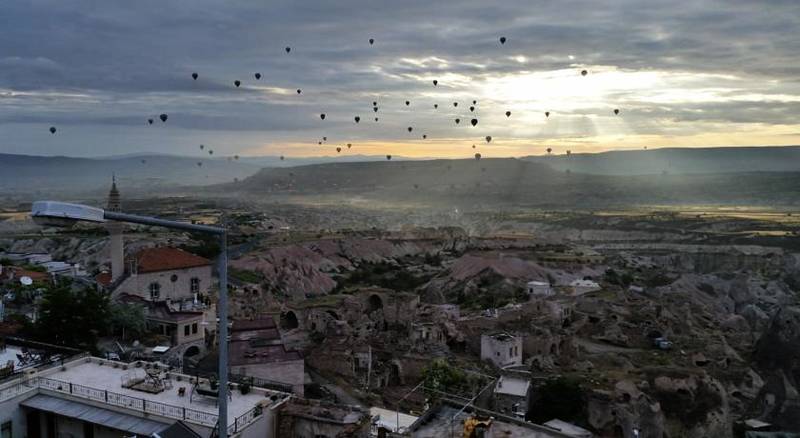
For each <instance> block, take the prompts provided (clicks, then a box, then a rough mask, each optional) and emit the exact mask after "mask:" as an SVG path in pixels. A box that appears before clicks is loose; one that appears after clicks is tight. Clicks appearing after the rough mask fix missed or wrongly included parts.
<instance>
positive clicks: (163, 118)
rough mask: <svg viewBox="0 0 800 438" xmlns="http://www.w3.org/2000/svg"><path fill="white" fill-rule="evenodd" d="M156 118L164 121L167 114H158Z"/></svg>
mask: <svg viewBox="0 0 800 438" xmlns="http://www.w3.org/2000/svg"><path fill="white" fill-rule="evenodd" d="M158 118H159V119H161V121H162V122H166V121H167V119H168V118H169V116H168V115H166V114H161V115H160V116H158Z"/></svg>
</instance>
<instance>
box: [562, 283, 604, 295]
mask: <svg viewBox="0 0 800 438" xmlns="http://www.w3.org/2000/svg"><path fill="white" fill-rule="evenodd" d="M569 285H570V287H571V288H572V292H573V294H575V295H583V294H585V293H589V292H594V291H597V290H600V289H601V288H600V285H599V284H597V282H595V281H592V280H581V279H578V280H573V281H572V282H571V283H570V284H569Z"/></svg>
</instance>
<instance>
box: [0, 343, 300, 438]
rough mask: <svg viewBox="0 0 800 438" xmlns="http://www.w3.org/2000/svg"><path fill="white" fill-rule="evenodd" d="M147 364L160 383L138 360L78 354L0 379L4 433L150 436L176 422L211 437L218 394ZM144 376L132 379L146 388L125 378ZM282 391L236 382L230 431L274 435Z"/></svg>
mask: <svg viewBox="0 0 800 438" xmlns="http://www.w3.org/2000/svg"><path fill="white" fill-rule="evenodd" d="M152 366H153V365H151V367H152ZM153 371H157V374H158V375H159V376H160V377H161V378H162V379H163V380H162V382H163V387H160V386H159V387H158V388H160V390H156V391H154V390H153V388H152V386H153V385H152V381H150V380H148V379H147V378H146V372H145V369H144V366H143V365H142V364H139V365H137V364H136V363H132V364H124V363H120V362H113V361H108V360H105V359H100V358H95V357H88V356H84V355H81V356H77V357H74V358H72V359H71V360H66V361H65V362H64V364H63V366H61V367H51V368H49V369H45V368H40V369H33V370H30V371H28V372H27V373H26V374H25V375H24V376H20V377H18V378H15V379H12V380H10V381H8V382H5V383H3V384H0V425H2V427H3V429H4V435H3V436H4V437H5V436H8V437H10V438H35V437H40V438H44V437H52V436H55V437H65V436H71V437H75V438H112V437H113V438H119V437H121V436H131V435H134V434H135V435H139V436H149V435H152V434H153V433H158V432H160V431H162V430H164V429H166V428H167V427H169V426H170V425H172V424H174V423H176V422H177V421H180V422H182V423H183V424H184V425H185V426H188V427H189V428H190V429H191V430H192V431H194V432H195V433H197V434H198V435H200V436H201V437H202V438H207V437H209V436H210V435H211V433H212V430H213V428H214V426H215V424H216V423H217V412H218V411H217V409H218V408H217V403H216V398H215V397H207V396H202V395H199V393H198V392H197V391H194V390H193V389H194V387H195V385H194V383H193V382H194V380H193V379H194V378H193V377H192V376H187V375H182V374H178V373H172V372H169V371H167V370H166V369H158V370H156V369H155V368H152V369H151V373H152V372H153ZM142 379H144V380H143V381H142V382H140V383H138V384H137V385H144V386H147V385H150V386H149V387H148V388H149V389H148V390H143V389H144V386H130V385H129V384H130V383H131V382H139V381H140V380H142ZM234 386H235V385H234ZM137 387H138V388H142V390H140V389H136V388H137ZM203 387H208V382H207V381H205V380H203V379H201V380H200V388H203ZM181 388H183V390H181ZM288 397H289V394H286V393H283V392H278V391H272V390H267V389H262V388H252V389H251V390H250V392H249V393H247V394H241V392H240V391H239V390H238V389H237V388H234V389H233V390H232V391H231V392H230V398H229V402H228V425H229V426H228V434H229V436H231V437H241V438H272V437H275V436H276V430H275V426H276V409H278V407H279V406H280V405H281V404H282V403H284V402H285V400H287V399H288Z"/></svg>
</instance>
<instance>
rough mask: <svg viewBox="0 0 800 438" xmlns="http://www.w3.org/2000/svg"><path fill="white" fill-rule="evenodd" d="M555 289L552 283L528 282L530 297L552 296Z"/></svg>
mask: <svg viewBox="0 0 800 438" xmlns="http://www.w3.org/2000/svg"><path fill="white" fill-rule="evenodd" d="M553 294H554V292H553V289H552V288H551V287H550V283H548V282H546V281H529V282H528V295H530V296H542V297H546V296H550V295H553Z"/></svg>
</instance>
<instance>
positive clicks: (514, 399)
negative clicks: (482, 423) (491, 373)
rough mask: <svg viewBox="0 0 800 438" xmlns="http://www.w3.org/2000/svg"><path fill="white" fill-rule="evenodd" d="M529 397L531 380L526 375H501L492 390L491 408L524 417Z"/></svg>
mask: <svg viewBox="0 0 800 438" xmlns="http://www.w3.org/2000/svg"><path fill="white" fill-rule="evenodd" d="M530 397H531V381H530V379H528V378H526V377H519V376H513V375H503V376H500V378H499V379H497V383H495V386H494V391H493V392H492V409H493V410H495V411H497V412H500V413H502V414H506V415H513V416H514V417H517V418H523V419H524V418H525V415H526V414H527V413H528V404H529V402H530Z"/></svg>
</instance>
